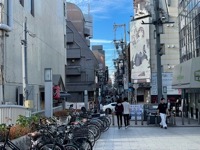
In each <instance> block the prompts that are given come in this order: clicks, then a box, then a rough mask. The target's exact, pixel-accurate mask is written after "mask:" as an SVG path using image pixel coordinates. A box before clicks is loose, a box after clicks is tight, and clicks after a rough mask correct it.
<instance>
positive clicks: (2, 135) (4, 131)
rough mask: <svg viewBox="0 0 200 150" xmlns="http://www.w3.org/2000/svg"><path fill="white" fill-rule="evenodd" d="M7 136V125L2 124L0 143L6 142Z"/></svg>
mask: <svg viewBox="0 0 200 150" xmlns="http://www.w3.org/2000/svg"><path fill="white" fill-rule="evenodd" d="M5 136H6V124H0V142H3V141H4V140H5Z"/></svg>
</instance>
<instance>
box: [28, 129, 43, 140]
mask: <svg viewBox="0 0 200 150" xmlns="http://www.w3.org/2000/svg"><path fill="white" fill-rule="evenodd" d="M27 135H28V136H29V137H30V138H32V139H33V140H34V139H37V138H38V137H39V136H40V135H41V133H40V132H37V131H35V132H31V133H28V134H27Z"/></svg>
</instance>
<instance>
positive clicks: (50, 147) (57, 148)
mask: <svg viewBox="0 0 200 150" xmlns="http://www.w3.org/2000/svg"><path fill="white" fill-rule="evenodd" d="M39 150H64V147H63V146H61V145H59V144H57V143H56V144H53V143H45V144H43V145H42V146H41V147H39Z"/></svg>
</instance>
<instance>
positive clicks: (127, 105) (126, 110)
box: [122, 97, 130, 128]
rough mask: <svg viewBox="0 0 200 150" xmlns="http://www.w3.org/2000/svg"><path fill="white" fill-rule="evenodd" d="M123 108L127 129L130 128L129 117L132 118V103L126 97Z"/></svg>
mask: <svg viewBox="0 0 200 150" xmlns="http://www.w3.org/2000/svg"><path fill="white" fill-rule="evenodd" d="M122 105H123V107H124V111H123V116H124V125H125V128H128V126H129V124H130V123H129V121H130V119H129V116H130V103H129V102H128V98H127V97H124V102H123V103H122Z"/></svg>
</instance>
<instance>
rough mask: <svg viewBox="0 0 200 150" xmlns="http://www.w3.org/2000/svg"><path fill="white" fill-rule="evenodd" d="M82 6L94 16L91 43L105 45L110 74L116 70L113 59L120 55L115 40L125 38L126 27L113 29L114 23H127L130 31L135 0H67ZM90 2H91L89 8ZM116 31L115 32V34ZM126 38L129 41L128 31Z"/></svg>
mask: <svg viewBox="0 0 200 150" xmlns="http://www.w3.org/2000/svg"><path fill="white" fill-rule="evenodd" d="M67 2H71V3H74V4H76V5H77V6H79V7H80V8H81V10H82V11H83V13H88V12H90V14H91V15H92V16H93V39H91V45H103V49H104V50H105V53H106V65H107V66H108V67H109V73H110V75H111V74H112V72H113V71H114V65H113V61H112V60H113V59H116V58H117V57H118V54H117V51H116V49H115V47H114V44H113V40H114V38H116V39H117V40H120V39H122V38H123V39H124V28H123V27H119V28H117V30H116V32H114V30H113V25H114V23H115V24H117V25H120V24H126V31H129V22H130V20H131V16H132V15H133V0H67ZM88 4H90V5H89V6H90V7H89V8H90V9H88ZM114 33H115V34H114ZM126 40H127V41H129V34H128V33H127V32H126Z"/></svg>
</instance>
